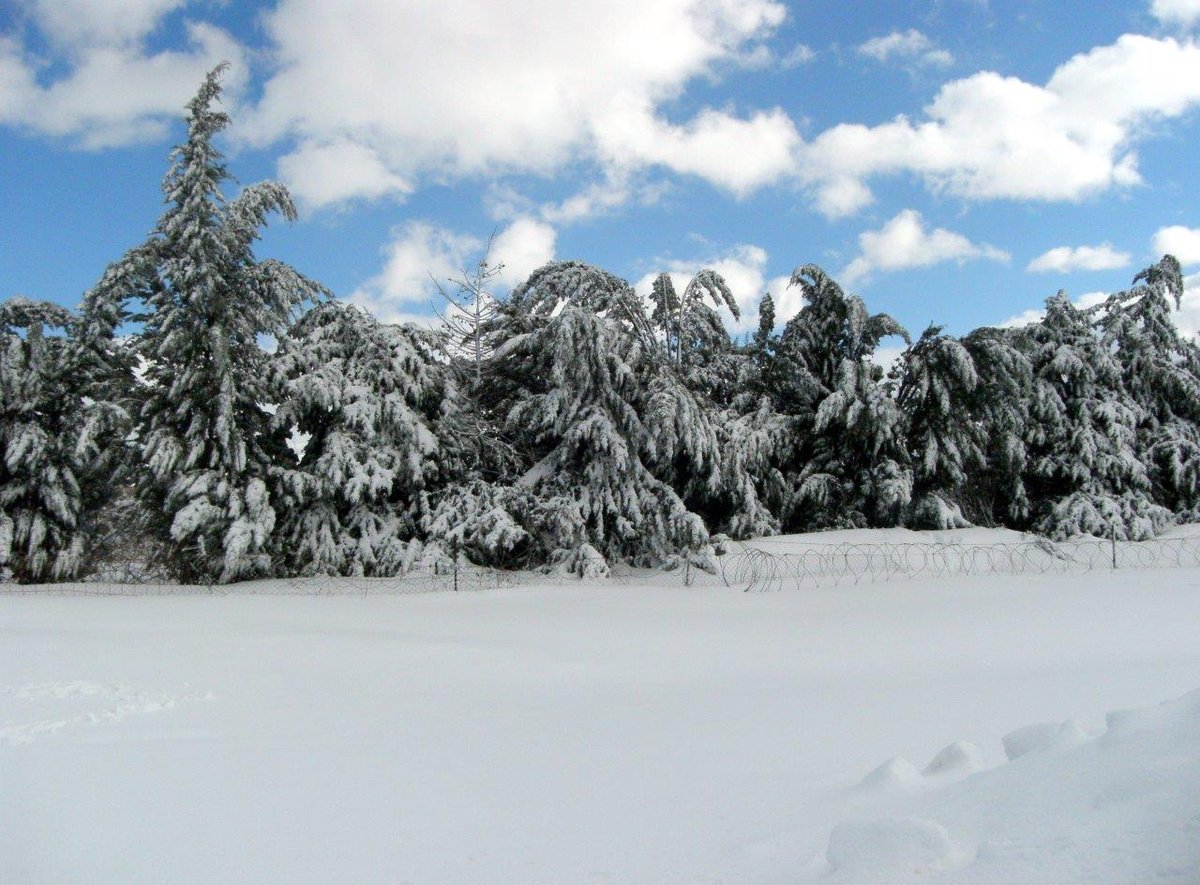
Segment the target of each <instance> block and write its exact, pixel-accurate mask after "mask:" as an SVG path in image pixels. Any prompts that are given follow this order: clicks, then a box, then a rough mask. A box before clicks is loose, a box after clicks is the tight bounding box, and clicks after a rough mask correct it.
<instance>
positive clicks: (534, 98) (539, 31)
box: [243, 0, 800, 194]
mask: <svg viewBox="0 0 1200 885" xmlns="http://www.w3.org/2000/svg"><path fill="white" fill-rule="evenodd" d="M785 15H786V8H785V6H784V5H783V4H782V3H780V2H777V0H577V2H572V3H561V2H559V0H512V2H508V3H504V4H487V3H479V2H477V0H442V2H439V3H420V4H417V3H400V4H397V3H393V2H386V0H345V2H340V3H332V2H329V0H281V2H280V3H279V4H278V6H277V7H276V8H275V9H274V10H273V11H271V12H269V13H267V14H266V16H265V18H264V23H265V27H266V30H267V33H268V35H269V38H270V40H271V42H272V44H273V57H274V58H275V59H276V61H277V67H276V70H275V72H274V73H273V74H272V75H271V76H270V77H269V78H268V80H267V82H266V83H265V86H264V90H263V97H262V100H261V102H260V103H259V104H258V106H257V108H256V110H255V112H254V114H253V115H252V116H251V117H250V118H248V119H247V122H246V126H245V127H244V130H243V131H244V134H245V135H246V136H247V137H248V138H250V139H251V140H253V141H255V142H257V143H260V144H268V143H275V142H277V141H280V140H285V141H286V140H287V139H289V138H297V139H298V140H299V141H300V143H301V144H304V143H307V142H313V143H316V144H328V143H343V142H349V143H354V144H357V145H360V146H362V147H363V148H365V149H367V150H369V151H370V152H371V153H372V154H373V155H374V156H375V157H377V158H378V160H379V162H380V163H381V164H382V165H383V167H384V168H385V169H386V170H387V171H388V172H389V173H390V174H392V175H394V176H396V177H397V178H398V179H400V180H403V181H410V182H417V183H420V182H421V181H422V180H425V179H426V178H434V179H436V178H444V177H454V176H460V175H475V174H479V175H491V174H499V173H504V172H535V173H551V172H555V171H557V170H559V169H561V168H562V167H563V166H564V165H566V164H569V163H572V162H575V161H579V160H584V161H588V160H591V161H596V160H599V161H600V162H601V163H602V164H603V165H604V166H606V167H609V168H615V169H623V170H624V169H631V168H634V169H636V168H639V167H645V166H662V167H666V168H668V169H670V170H672V171H675V172H678V173H682V174H688V175H696V176H699V177H702V178H705V179H706V180H709V181H711V182H712V183H714V184H715V185H717V186H718V187H722V188H726V189H728V190H731V191H733V192H735V193H738V194H742V193H746V192H748V191H749V190H752V189H754V188H756V187H761V186H763V185H766V184H770V183H774V182H776V181H778V180H780V179H781V178H783V177H784V176H786V175H788V174H789V173H790V172H791V171H792V170H793V169H794V166H795V158H794V151H795V150H796V149H797V147H798V146H799V144H800V137H799V135H798V134H797V132H796V130H795V127H794V126H793V125H792V122H791V120H790V119H788V117H787V116H786V115H785V114H783V112H782V111H778V110H771V109H766V110H760V111H754V112H751V113H749V114H746V115H739V114H737V113H735V112H733V111H731V110H727V109H722V110H713V109H708V110H705V111H703V112H701V113H699V114H697V115H696V116H695V117H694V118H692V119H691V120H685V121H682V122H678V123H676V122H668V121H667V120H666V119H664V118H663V117H662V116H661V114H660V112H659V109H660V107H661V106H662V105H663V103H665V102H667V101H670V100H672V99H674V98H676V97H677V96H679V95H680V94H681V93H682V92H683V90H684V89H685V88H686V86H687V84H688V83H689V82H690V81H692V80H693V79H695V78H697V77H702V76H706V75H711V74H713V73H714V72H716V71H717V70H718V69H719V68H721V67H722V66H728V65H736V64H738V63H739V61H740V60H742V59H743V54H744V52H745V51H746V50H747V47H751V51H752V47H754V46H757V45H759V44H760V43H761V40H762V39H764V38H766V37H768V36H770V34H771V33H772V32H773V31H774V29H775V28H776V27H777V26H778V25H779V24H780V23H781V22H782V21H783V19H784V17H785ZM731 158H736V162H731ZM315 190H316V191H317V192H321V191H322V190H323V188H321V187H320V186H317V187H316V188H315ZM329 190H330V192H332V193H340V192H341V191H342V189H341V188H332V189H329Z"/></svg>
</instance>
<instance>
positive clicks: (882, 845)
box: [827, 817, 962, 881]
mask: <svg viewBox="0 0 1200 885" xmlns="http://www.w3.org/2000/svg"><path fill="white" fill-rule="evenodd" d="M961 854H962V852H960V851H959V850H958V849H957V848H956V846H955V844H954V842H953V841H952V840H951V839H950V834H949V833H948V832H946V828H945V827H943V826H942V825H941V824H939V823H935V822H934V821H931V820H923V819H921V818H916V817H903V818H883V819H880V820H864V821H847V822H846V823H842V824H838V825H837V826H836V827H835V828H834V830H833V832H832V833H831V834H830V836H829V849H828V852H827V856H828V858H829V864H830V866H831V867H833V870H834V873H835V875H834V879H835V880H836V879H838V878H844V877H845V876H847V875H853V876H856V877H858V876H863V877H873V876H880V877H881V878H880V879H879V881H894V879H893V878H892V877H894V876H895V874H896V872H897V871H901V870H903V871H904V872H907V873H916V874H921V873H925V872H930V871H935V870H941V869H945V868H947V867H949V866H952V865H954V864H955V863H956V862H957V861H958V859H959V857H960V856H961Z"/></svg>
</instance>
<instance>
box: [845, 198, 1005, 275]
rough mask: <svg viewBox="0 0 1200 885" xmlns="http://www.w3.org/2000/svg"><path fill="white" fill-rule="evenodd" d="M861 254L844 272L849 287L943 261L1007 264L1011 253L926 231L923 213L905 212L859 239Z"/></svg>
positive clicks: (950, 234)
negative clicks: (876, 275)
mask: <svg viewBox="0 0 1200 885" xmlns="http://www.w3.org/2000/svg"><path fill="white" fill-rule="evenodd" d="M858 246H859V255H858V256H857V257H856V258H855V259H854V260H853V261H851V262H850V263H849V264H848V265H847V266H846V267H845V269H844V270H843V271H842V274H841V275H842V278H843V280H844V281H845V282H846V284H847V285H854V284H856V283H859V282H861V281H862V280H865V279H866V278H868V277H869V276H871V274H873V273H875V272H876V271H894V270H904V269H906V268H913V267H929V266H931V265H934V264H940V263H942V262H944V261H957V262H958V263H959V264H962V263H963V262H965V261H972V260H974V259H978V258H986V259H989V260H991V261H1008V260H1009V257H1010V256H1009V254H1008V253H1007V252H1004V251H1003V250H1001V249H997V248H996V247H995V246H989V245H987V244H986V243H984V244H981V245H977V244H975V243H972V242H971V241H970V240H968V239H967V238H966V237H964V236H963V235H962V234H959V233H955V232H953V231H949V230H946V229H945V228H940V227H939V228H935V229H933V230H927V229H926V227H925V221H924V219H923V218H922V217H921V214H920V213H919V212H917V211H916V210H914V209H905V210H904V211H903V212H900V213H899V214H898V215H896V217H894V218H893V219H892V220H891V221H889V222H888V223H887V224H885V225H884V226H883V227H882V228H880V229H879V230H876V231H864V232H863V233H861V234H859V236H858Z"/></svg>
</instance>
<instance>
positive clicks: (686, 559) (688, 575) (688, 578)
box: [683, 548, 692, 587]
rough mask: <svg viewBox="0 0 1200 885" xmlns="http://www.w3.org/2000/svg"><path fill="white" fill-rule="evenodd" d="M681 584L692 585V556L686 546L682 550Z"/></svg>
mask: <svg viewBox="0 0 1200 885" xmlns="http://www.w3.org/2000/svg"><path fill="white" fill-rule="evenodd" d="M683 586H685V587H690V586H692V557H691V551H690V550H688V549H686V548H685V549H684V551H683Z"/></svg>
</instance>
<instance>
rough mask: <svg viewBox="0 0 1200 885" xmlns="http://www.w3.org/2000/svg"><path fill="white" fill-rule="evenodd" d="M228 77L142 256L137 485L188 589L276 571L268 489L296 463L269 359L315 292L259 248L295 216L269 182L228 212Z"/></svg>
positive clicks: (195, 119) (194, 116)
mask: <svg viewBox="0 0 1200 885" xmlns="http://www.w3.org/2000/svg"><path fill="white" fill-rule="evenodd" d="M225 67H226V66H225V65H221V66H219V67H217V68H216V69H215V70H213V71H212V72H211V73H210V74H209V75H208V76H207V77H206V78H205V80H204V83H203V85H202V86H201V87H200V91H199V92H198V93H197V94H196V96H195V98H193V99H192V100H191V102H190V103H189V104H188V106H187V114H186V118H185V119H186V121H187V127H188V131H187V140H186V141H185V142H184V143H183V144H182V145H180V146H179V147H177V148H176V149H175V150H174V152H173V153H172V164H171V167H170V170H169V171H168V172H167V175H166V178H165V180H164V181H163V192H164V194H165V196H166V201H167V204H168V208H167V211H166V212H165V213H164V214H163V216H162V218H161V219H160V220H159V222H158V225H157V226H156V227H155V229H154V231H153V232H152V234H151V237H150V240H149V242H147V243H146V244H145V245H144V246H142V247H139V254H142V255H150V256H152V262H153V268H154V279H153V280H152V283H151V284H150V285H149V286H148V287H147V291H146V293H145V295H144V300H145V306H146V311H147V313H146V320H145V327H144V329H143V331H142V334H141V336H140V338H139V342H138V350H139V354H140V356H141V358H142V359H143V360H144V361H145V364H146V371H145V381H146V385H147V388H148V390H147V395H146V400H145V402H144V404H143V406H142V409H141V415H140V422H139V440H140V445H141V461H142V464H143V465H144V466H143V471H142V474H141V477H140V482H139V486H138V496H139V498H140V500H141V502H142V506H143V509H144V512H145V517H146V519H147V522H148V526H147V527H148V529H149V530H150V531H151V532H152V534H153V535H154V536H155V537H156V539H157V540H158V541H159V542H160V544H161V550H162V553H161V558H162V559H163V564H164V565H166V566H167V567H168V569H169V570H170V571H171V572H173V573H174V574H175V575H176V576H177V577H179V578H181V579H182V580H185V581H199V582H208V581H212V582H222V583H223V582H228V581H234V580H238V579H242V578H249V577H254V576H259V575H266V574H269V573H270V570H271V555H270V554H271V550H270V539H271V536H272V529H273V528H274V525H275V519H276V514H275V507H274V503H273V501H272V492H271V489H272V484H273V481H274V478H275V476H276V475H277V472H278V469H279V468H280V467H281V466H282V465H285V464H286V463H287V462H288V455H289V453H288V451H287V449H286V447H285V444H284V442H283V440H282V438H281V436H280V435H279V434H273V433H272V432H271V430H270V416H269V414H268V413H267V411H266V409H265V408H264V405H265V404H267V403H269V402H270V401H271V399H272V397H271V394H270V391H269V390H268V387H267V384H268V381H267V379H268V372H267V354H266V353H265V352H264V351H263V349H262V347H261V346H260V345H259V337H260V336H264V335H278V334H280V333H281V332H282V331H283V330H284V329H286V328H287V326H288V325H289V322H290V320H291V319H292V318H293V314H294V312H295V311H296V309H297V308H298V307H299V306H300V305H301V304H303V303H304V302H306V301H309V300H311V299H315V298H317V297H319V296H320V295H321V294H322V291H323V290H322V289H321V287H320V286H319V285H317V284H316V283H313V282H312V281H310V280H308V279H306V278H305V277H303V276H301V275H300V274H299V273H297V272H296V271H295V270H293V269H292V268H290V267H288V266H287V265H285V264H282V263H280V262H278V261H270V260H268V261H258V260H256V259H255V256H254V252H253V249H252V246H253V243H254V241H255V240H256V239H257V238H258V231H259V228H260V227H262V226H263V225H264V224H265V223H266V219H267V216H268V215H269V214H270V213H272V212H278V213H279V214H281V215H283V217H284V218H286V219H288V220H292V219H294V218H295V216H296V210H295V207H294V205H293V203H292V200H291V197H290V196H289V195H288V192H287V190H286V189H285V188H284V187H283V186H282V185H280V184H277V183H275V182H263V183H261V184H256V185H252V186H250V187H247V188H245V189H244V190H242V192H241V193H240V194H239V195H238V196H237V197H236V198H234V199H232V200H230V201H228V202H226V200H225V199H224V197H223V195H222V192H221V187H222V184H223V183H224V182H225V181H226V180H227V179H229V177H230V175H229V172H228V171H227V170H226V167H225V163H224V161H223V158H222V156H221V153H220V152H219V151H218V150H217V148H216V146H215V145H214V144H213V140H214V138H215V137H216V136H217V134H218V133H220V132H221V130H223V129H224V128H225V127H226V126H228V125H229V117H228V116H227V115H226V114H225V113H223V112H222V111H220V110H218V109H217V107H216V105H217V102H218V101H219V99H220V94H221V82H220V81H221V74H222V73H223V71H224V69H225Z"/></svg>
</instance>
